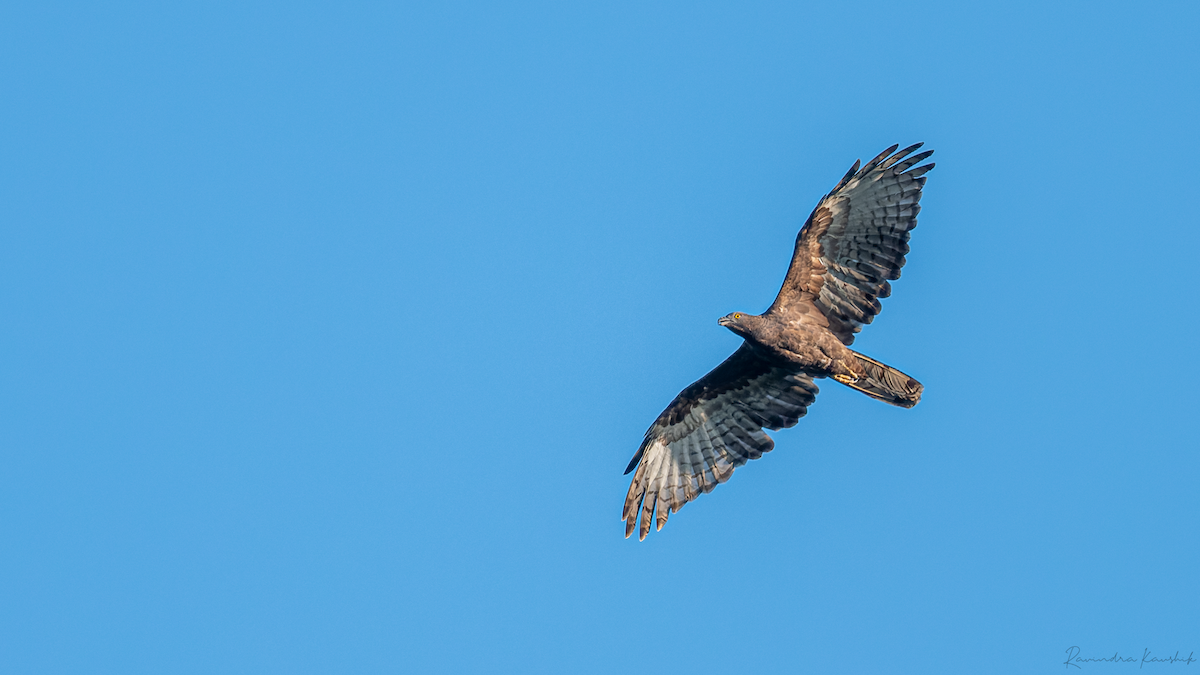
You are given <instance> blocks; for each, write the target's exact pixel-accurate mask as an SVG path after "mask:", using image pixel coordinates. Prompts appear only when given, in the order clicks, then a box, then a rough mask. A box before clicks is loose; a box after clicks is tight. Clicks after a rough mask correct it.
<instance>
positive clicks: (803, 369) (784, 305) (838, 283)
mask: <svg viewBox="0 0 1200 675" xmlns="http://www.w3.org/2000/svg"><path fill="white" fill-rule="evenodd" d="M898 147H899V145H893V146H892V147H890V148H888V149H887V150H884V151H883V152H882V153H880V155H879V156H878V157H876V158H875V159H873V160H871V161H869V162H867V165H866V166H864V167H862V168H861V169H860V168H859V163H858V162H855V163H854V166H852V167H851V168H850V171H848V172H847V173H846V175H845V177H843V178H842V180H841V181H840V182H839V183H838V184H837V186H836V187H834V188H833V191H832V192H830V193H829V194H827V195H825V197H824V198H823V199H821V201H820V202H819V203H817V208H815V209H813V212H812V215H810V216H809V217H808V220H807V221H806V222H805V223H804V227H802V228H800V234H799V235H798V236H797V237H796V251H795V253H793V254H792V264H791V266H790V267H789V268H788V272H787V276H786V277H785V278H784V280H783V288H782V289H780V291H779V295H778V296H777V297H776V298H775V302H774V304H772V305H771V307H770V309H768V310H767V311H766V312H765V313H763V314H761V315H757V316H756V315H754V314H748V313H745V312H734V313H732V314H727V315H725V316H723V317H721V318H720V319H718V320H717V323H718V324H720V325H722V326H725V327H726V328H728V329H729V330H731V331H733V332H734V333H737V334H738V335H740V336H742V337H743V338H744V339H745V341H744V342H743V343H742V346H741V347H739V348H738V350H737V351H736V352H734V353H733V355H732V356H730V357H729V358H727V359H725V361H724V362H723V363H721V365H719V366H717V367H716V368H714V369H713V371H712V372H710V373H709V374H707V375H705V376H704V377H702V378H700V379H699V380H697V381H696V382H694V383H692V384H691V385H690V386H689V387H688V388H687V389H684V390H683V391H681V392H680V393H679V395H678V396H676V397H675V400H674V401H671V405H669V406H667V409H666V410H664V411H663V412H662V414H661V415H659V416H658V419H656V420H655V421H654V424H652V425H651V426H650V429H649V430H647V431H646V437H645V439H644V440H643V441H642V445H641V446H640V447H639V448H638V450H637V453H636V454H635V455H634V456H633V460H632V461H630V462H629V466H628V468H626V469H625V473H626V474H628V473H629V472H630V471H633V470H634V469H635V468H636V469H637V473H635V474H634V475H633V482H632V484H631V485H630V486H629V494H628V495H627V496H626V497H625V508H624V510H623V511H622V514H621V517H622V519H624V521H625V536H626V537H628V536H629V535H630V534H632V533H633V529H634V527H635V526H637V524H638V519H639V513H640V514H641V516H640V517H641V527H639V528H638V539H645V538H646V534H648V533H649V532H650V521H652V520H653V521H655V524H656V525H657V529H660V530H661V529H662V526H663V525H665V524H666V522H667V517H668V516H670V515H671V512H672V511H678V510H679V509H681V508H683V505H684V504H686V503H688V502H690V501H692V500H693V499H695V498H696V497H697V496H698V495H700V493H702V492H708V491H710V490H712V489H713V488H714V487H716V486H717V484H718V483H724V482H725V481H726V480H728V479H729V476H731V475H732V474H733V470H734V469H735V468H737V467H739V466H741V465H743V464H745V463H746V462H747V461H749V460H751V459H758V458H759V457H761V456H762V454H763V453H764V452H769V451H770V450H771V449H772V448H773V447H775V443H774V441H772V440H771V438H770V437H769V436H767V435H766V434H765V433H763V429H771V430H773V431H774V430H778V429H784V428H787V427H790V426H793V425H795V424H796V422H798V421H799V420H800V418H801V417H803V416H804V414H805V413H806V412H807V411H808V406H809V405H811V404H812V402H813V401H814V400H815V399H816V396H817V385H816V384H814V383H813V380H814V379H816V378H821V377H832V378H833V379H834V380H836V381H838V382H841V383H842V384H844V385H846V386H848V387H852V388H854V389H857V390H858V391H861V392H862V393H864V394H866V395H867V396H870V397H872V398H875V399H878V400H880V401H883V402H884V403H890V404H892V405H898V406H902V407H904V408H911V407H913V406H914V405H916V404H917V401H919V400H921V391H922V389H923V387H922V386H921V383H920V382H917V381H916V380H914V379H913V378H911V377H909V376H908V375H905V374H904V373H902V372H900V371H899V370H896V369H895V368H892V367H891V366H886V365H884V364H882V363H880V362H878V361H876V360H874V359H871V358H869V357H867V356H863V355H862V354H859V353H858V352H856V351H853V350H851V349H849V348H848V347H849V345H851V344H852V343H853V342H854V334H855V333H857V332H858V331H859V330H861V329H862V327H863V324H868V323H871V320H872V319H874V318H875V315H876V314H878V313H879V310H880V306H879V298H886V297H887V296H888V295H890V294H891V292H892V287H891V285H890V284H888V281H890V280H894V279H899V278H900V268H901V267H903V266H904V254H906V253H908V237H909V231H911V230H912V229H913V228H914V227H916V226H917V212H918V211H920V210H921V206H920V201H921V188H922V187H923V186H924V185H925V173H926V172H928V171H929V170H930V169H932V168H933V164H932V163H930V164H924V165H921V166H917V165H918V164H920V163H921V162H922V161H924V160H925V159H926V158H927V157H929V156H930V155H932V154H933V151H932V150H929V151H926V152H922V153H918V154H915V155H913V154H912V153H913V152H914V151H916V150H917V149H918V148H920V147H921V144H920V143H917V144H916V145H913V146H910V147H907V148H905V149H903V150H901V151H899V152H896V148H898ZM910 155H911V156H910ZM913 167H916V168H913ZM656 511H657V514H656Z"/></svg>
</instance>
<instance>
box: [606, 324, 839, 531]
mask: <svg viewBox="0 0 1200 675" xmlns="http://www.w3.org/2000/svg"><path fill="white" fill-rule="evenodd" d="M816 394H817V386H816V385H815V384H813V380H812V377H811V376H809V375H807V374H805V373H802V372H799V371H797V370H795V369H794V368H793V367H791V366H789V365H788V364H785V363H783V362H780V361H778V360H776V359H775V358H774V357H772V356H769V355H767V354H766V353H764V352H762V351H760V350H759V349H757V348H755V347H752V346H751V345H749V344H748V343H743V345H742V346H741V347H740V348H739V349H738V350H737V351H736V352H734V353H733V355H731V356H730V357H729V358H728V359H725V361H724V362H723V363H721V365H719V366H717V367H716V368H715V369H713V371H712V372H710V373H709V374H708V375H705V376H704V377H702V378H700V379H699V380H697V381H696V382H695V383H693V384H692V385H691V386H689V387H688V388H687V389H684V390H683V391H682V392H680V394H679V396H676V397H675V400H674V401H672V402H671V405H669V406H667V409H666V410H664V411H663V412H662V414H661V415H659V416H658V419H657V420H655V422H654V424H653V425H651V426H650V429H649V430H647V431H646V438H645V439H644V440H643V441H642V445H641V446H640V447H639V448H638V451H637V453H636V454H635V455H634V457H633V460H632V461H631V462H630V463H629V467H628V469H626V473H629V472H630V471H633V470H634V469H635V468H636V469H637V471H636V472H635V473H634V475H633V480H632V481H631V483H630V485H629V492H628V494H627V495H626V497H625V506H624V509H623V510H622V512H621V517H622V519H624V520H625V536H626V537H628V536H630V535H631V534H633V531H634V529H635V528H636V529H637V530H638V538H639V539H644V538H645V537H646V535H647V534H648V533H649V532H650V525H651V522H653V523H654V525H655V526H656V528H657V529H662V526H663V525H665V524H666V522H667V518H668V517H669V516H670V515H671V513H672V512H674V511H678V510H679V509H681V508H683V506H684V505H685V504H687V503H688V502H690V501H692V500H693V499H695V498H696V497H698V496H699V495H700V494H703V493H705V492H710V491H712V489H713V488H715V487H716V486H717V485H719V484H720V483H724V482H725V481H727V480H729V478H730V476H732V475H733V471H734V469H736V468H737V467H739V466H741V465H743V464H745V463H746V462H748V461H750V460H752V459H758V458H759V457H761V456H762V455H763V453H765V452H770V451H771V449H772V448H774V447H775V442H774V441H772V440H771V437H770V436H767V434H766V433H764V432H763V429H764V428H766V429H773V430H774V429H783V428H785V427H790V426H793V425H795V424H796V422H797V421H799V419H800V418H801V417H803V416H804V415H805V414H806V413H807V412H808V406H809V405H811V404H812V402H813V400H814V399H815V398H816Z"/></svg>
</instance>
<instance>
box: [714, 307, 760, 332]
mask: <svg viewBox="0 0 1200 675" xmlns="http://www.w3.org/2000/svg"><path fill="white" fill-rule="evenodd" d="M751 318H752V317H751V315H750V314H746V313H745V312H734V313H732V314H726V315H725V316H723V317H721V318H719V319H717V323H718V324H719V325H721V326H725V327H726V328H728V329H729V330H731V331H733V332H735V333H737V334H738V335H745V334H747V333H749V332H750V326H749V323H750V319H751Z"/></svg>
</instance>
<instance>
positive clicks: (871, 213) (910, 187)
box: [767, 143, 934, 345]
mask: <svg viewBox="0 0 1200 675" xmlns="http://www.w3.org/2000/svg"><path fill="white" fill-rule="evenodd" d="M921 145H922V144H921V143H917V144H915V145H911V146H909V147H907V148H904V149H903V150H900V151H899V152H897V151H896V148H897V147H899V146H898V145H893V146H892V147H890V148H888V149H887V150H884V151H883V152H882V153H880V154H879V155H878V156H877V157H875V158H874V159H872V160H871V161H869V162H867V163H866V164H865V165H864V166H863V167H862V168H861V169H857V167H858V163H857V162H855V164H854V167H852V168H851V171H850V173H848V174H846V176H845V177H844V178H842V180H841V181H839V182H838V184H837V186H836V187H835V188H834V189H833V191H832V192H830V193H829V194H828V195H826V196H825V197H824V198H823V199H821V201H820V202H819V203H818V204H817V208H815V209H813V212H812V214H811V215H810V216H809V217H808V220H807V221H805V223H804V227H802V228H801V229H800V234H799V235H797V237H796V250H795V252H794V253H793V255H792V264H791V267H789V268H788V273H787V277H786V278H785V279H784V282H783V287H782V288H781V289H780V290H779V295H778V297H776V298H775V303H774V304H772V305H771V308H770V309H769V310H768V311H767V312H768V314H770V313H774V314H776V315H782V316H784V317H785V318H788V319H789V320H796V321H811V320H813V318H812V317H811V316H808V315H807V314H806V313H805V310H804V309H803V308H802V306H803V305H811V306H812V307H815V308H816V309H817V310H818V311H819V312H820V313H821V314H823V315H824V316H825V318H826V319H827V320H828V323H829V330H830V331H831V332H832V333H833V334H834V335H836V336H837V337H838V339H839V340H841V341H842V342H843V343H844V344H846V345H850V344H852V343H853V342H854V335H855V333H857V332H858V331H860V330H861V329H862V327H863V326H864V325H865V324H868V323H871V321H872V320H873V319H874V318H875V316H876V315H877V314H879V312H880V309H881V306H880V304H879V298H886V297H888V296H889V295H891V292H892V287H891V284H890V283H888V282H889V281H895V280H896V279H899V278H900V268H902V267H903V266H904V263H905V259H904V256H905V255H907V254H908V251H909V248H908V239H909V233H910V232H911V231H912V229H913V228H914V227H916V226H917V214H918V213H920V211H921V205H920V201H921V190H922V188H923V187H924V185H925V178H924V175H925V173H927V172H928V171H929V170H930V169H932V168H933V167H934V165H933V164H932V163H930V164H924V165H921V166H916V165H917V164H920V162H922V161H924V160H926V159H928V158H929V157H930V156H931V155H932V154H933V151H932V150H927V151H925V152H920V153H917V154H915V155H914V154H912V153H913V152H914V151H916V150H917V149H919V148H920V147H921ZM914 167H915V168H914Z"/></svg>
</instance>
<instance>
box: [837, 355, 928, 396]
mask: <svg viewBox="0 0 1200 675" xmlns="http://www.w3.org/2000/svg"><path fill="white" fill-rule="evenodd" d="M850 353H851V354H854V357H855V359H856V366H855V368H854V369H855V370H857V371H858V372H859V373H861V376H860V377H859V378H858V380H857V381H854V382H851V381H848V380H846V379H843V378H841V377H837V378H835V379H837V381H838V382H841V383H842V384H844V385H846V386H848V387H853V388H854V389H857V390H859V391H861V392H862V393H864V394H866V395H867V396H870V397H871V398H874V399H878V400H880V401H883V402H884V403H891V404H892V405H898V406H900V407H902V408H911V407H913V406H914V405H916V404H917V402H918V401H920V400H921V392H922V391H924V390H925V387H923V386H921V383H920V382H917V381H916V380H914V379H913V378H911V377H909V376H908V375H905V374H904V373H902V372H900V371H899V370H896V369H895V368H893V367H891V366H885V365H884V364H882V363H880V362H878V361H876V360H875V359H872V358H870V357H867V356H863V355H862V354H859V353H858V352H854V351H852V352H850Z"/></svg>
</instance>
